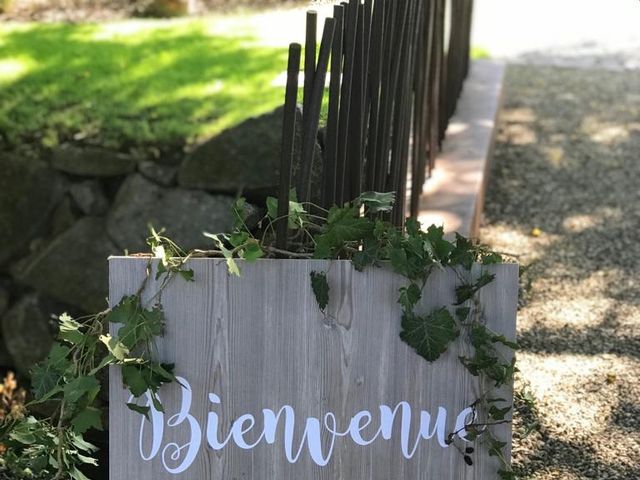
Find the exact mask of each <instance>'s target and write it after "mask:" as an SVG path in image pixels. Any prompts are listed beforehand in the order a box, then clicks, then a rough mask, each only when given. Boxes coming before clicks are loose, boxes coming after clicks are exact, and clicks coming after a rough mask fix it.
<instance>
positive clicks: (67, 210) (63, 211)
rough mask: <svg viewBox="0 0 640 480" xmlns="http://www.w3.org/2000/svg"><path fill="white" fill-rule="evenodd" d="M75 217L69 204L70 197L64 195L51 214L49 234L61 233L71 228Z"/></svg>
mask: <svg viewBox="0 0 640 480" xmlns="http://www.w3.org/2000/svg"><path fill="white" fill-rule="evenodd" d="M77 219H78V217H77V215H76V214H75V212H74V210H73V207H72V206H71V199H70V198H69V196H68V195H65V196H64V198H63V199H62V201H61V202H60V203H59V204H58V206H57V207H56V209H55V210H54V211H53V214H52V215H51V234H52V235H53V236H56V235H59V234H61V233H62V232H64V231H65V230H67V229H69V228H71V227H72V226H73V224H74V223H76V220H77Z"/></svg>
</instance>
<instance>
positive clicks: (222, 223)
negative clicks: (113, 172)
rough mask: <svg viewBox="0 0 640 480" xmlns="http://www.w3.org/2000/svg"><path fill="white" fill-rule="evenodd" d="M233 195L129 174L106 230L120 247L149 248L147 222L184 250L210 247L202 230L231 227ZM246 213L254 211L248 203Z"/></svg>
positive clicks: (221, 229)
mask: <svg viewBox="0 0 640 480" xmlns="http://www.w3.org/2000/svg"><path fill="white" fill-rule="evenodd" d="M232 205H233V198H232V197H228V196H224V195H209V194H207V193H205V192H202V191H194V190H185V189H182V188H162V187H159V186H158V185H156V184H154V183H152V182H150V181H149V180H147V179H145V178H144V177H143V176H142V175H138V174H135V175H131V176H130V177H129V178H127V180H126V181H125V183H124V184H123V185H122V187H121V189H120V191H119V192H118V195H117V196H116V200H115V202H114V205H113V207H112V208H111V211H110V212H109V215H108V217H107V218H108V220H107V231H108V233H109V236H110V237H111V238H112V239H113V241H114V242H115V243H116V244H117V245H118V246H119V247H120V248H121V249H126V250H128V251H129V252H132V253H136V252H142V251H148V246H147V245H146V241H145V239H146V238H147V237H148V236H149V229H148V225H152V226H153V227H154V228H155V229H156V230H159V229H162V228H165V229H166V232H167V235H168V236H169V237H170V238H171V239H172V240H174V241H175V242H176V243H177V244H178V245H180V246H181V247H182V248H183V249H185V250H190V249H193V248H202V247H207V246H211V242H210V241H209V240H207V239H206V238H205V237H204V236H203V235H202V233H203V232H213V233H218V232H228V231H229V230H230V229H231V228H232V226H233V217H232V214H231V207H232ZM248 210H249V212H248V213H250V214H251V213H254V212H256V211H257V209H255V207H252V206H250V205H249V206H248Z"/></svg>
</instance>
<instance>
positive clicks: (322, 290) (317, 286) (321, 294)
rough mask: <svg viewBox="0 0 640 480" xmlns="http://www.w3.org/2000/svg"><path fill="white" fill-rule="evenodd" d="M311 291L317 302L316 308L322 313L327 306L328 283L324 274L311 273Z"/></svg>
mask: <svg viewBox="0 0 640 480" xmlns="http://www.w3.org/2000/svg"><path fill="white" fill-rule="evenodd" d="M310 276H311V289H312V290H313V294H314V295H315V297H316V302H318V307H320V310H322V311H323V312H324V311H325V309H326V308H327V305H328V304H329V282H327V274H326V273H325V272H311V273H310Z"/></svg>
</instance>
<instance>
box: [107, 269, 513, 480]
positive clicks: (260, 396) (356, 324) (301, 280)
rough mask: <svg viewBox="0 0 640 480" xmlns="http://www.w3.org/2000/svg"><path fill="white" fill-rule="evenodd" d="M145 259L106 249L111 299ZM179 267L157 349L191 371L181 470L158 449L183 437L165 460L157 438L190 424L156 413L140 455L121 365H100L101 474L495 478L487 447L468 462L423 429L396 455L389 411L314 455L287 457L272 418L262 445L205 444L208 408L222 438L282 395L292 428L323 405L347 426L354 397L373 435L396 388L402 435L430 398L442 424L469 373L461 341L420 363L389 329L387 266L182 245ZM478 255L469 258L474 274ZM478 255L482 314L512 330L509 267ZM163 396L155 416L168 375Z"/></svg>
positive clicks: (135, 277) (178, 434)
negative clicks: (406, 452)
mask: <svg viewBox="0 0 640 480" xmlns="http://www.w3.org/2000/svg"><path fill="white" fill-rule="evenodd" d="M148 262H149V260H148V259H142V258H123V257H115V258H111V259H110V262H109V264H110V302H111V304H112V305H113V304H115V303H117V301H118V300H119V299H120V298H121V297H122V296H123V295H126V294H131V293H133V292H135V291H136V290H137V289H138V287H139V285H140V283H141V281H142V280H143V278H144V276H145V269H146V267H147V264H148ZM189 267H190V268H192V269H193V270H194V272H195V282H191V283H187V282H184V281H183V280H182V279H176V280H175V281H174V282H172V283H171V284H170V285H169V287H168V288H167V289H166V290H165V291H164V293H163V295H162V303H163V306H164V311H165V314H166V318H167V328H166V335H165V337H164V338H162V339H161V341H160V342H159V343H158V351H159V355H160V357H161V358H162V359H163V360H165V361H168V362H175V363H176V373H177V374H178V375H179V376H181V377H184V378H185V379H187V380H188V382H189V383H190V385H191V388H192V392H193V398H192V401H193V403H192V406H191V408H190V411H189V412H190V414H191V415H192V416H193V418H194V419H195V420H197V422H198V423H199V424H200V426H201V427H202V435H201V436H200V440H201V441H202V445H200V449H199V451H198V452H197V455H196V457H195V461H194V463H193V464H192V465H191V466H190V468H189V469H188V470H187V471H186V472H184V473H180V474H175V475H173V474H170V473H168V472H167V471H166V470H165V468H164V467H163V465H162V458H163V452H164V454H165V455H164V458H165V460H166V461H167V464H168V465H169V466H173V467H175V466H176V465H177V464H179V463H180V461H182V459H183V458H184V455H185V454H186V450H182V451H178V452H177V453H176V455H177V456H176V458H175V459H174V460H171V458H170V456H171V454H172V453H174V452H176V450H175V449H174V448H172V447H171V445H169V442H172V441H173V442H175V443H176V444H178V445H184V444H186V443H187V441H188V438H189V437H188V435H189V432H190V428H189V427H188V426H187V423H186V422H185V423H183V424H180V425H179V426H177V427H169V426H166V427H165V431H164V436H163V439H162V440H163V441H162V448H161V449H160V450H159V453H158V455H157V456H156V457H155V458H154V459H152V460H150V461H143V460H141V459H140V453H139V449H138V439H139V434H140V425H141V418H142V417H141V416H139V415H138V414H134V413H132V412H130V411H129V410H128V409H127V408H126V406H125V402H126V401H127V400H128V394H127V393H126V392H125V391H124V390H123V389H122V384H121V377H120V372H119V369H118V368H112V370H111V371H110V440H111V441H110V445H111V450H110V478H111V480H125V479H126V480H129V479H132V478H135V479H136V480H169V479H172V480H175V479H198V480H213V479H223V480H231V479H242V478H246V479H252V480H273V479H278V480H300V479H305V480H306V479H321V480H325V479H326V480H329V479H344V480H356V479H357V480H367V479H369V480H389V479H402V478H407V479H409V478H411V479H424V480H427V479H443V480H444V479H446V480H458V479H460V480H462V479H471V478H473V479H475V480H494V479H495V478H496V471H497V469H498V465H497V461H496V459H495V457H489V456H488V455H486V454H484V455H481V454H474V460H475V462H474V465H473V466H472V467H468V466H467V465H466V464H465V463H464V461H463V460H462V457H461V455H460V453H459V452H458V451H457V450H456V449H455V448H453V447H448V448H442V447H441V446H440V445H438V443H437V441H436V440H435V439H430V440H424V441H422V442H421V443H420V444H419V446H418V449H417V451H416V453H415V455H414V456H413V457H412V458H411V459H409V460H408V459H405V458H404V457H403V455H402V453H401V445H400V434H399V428H400V426H399V420H398V419H396V422H395V423H394V425H393V435H392V437H391V439H389V440H384V439H382V438H378V439H377V440H376V441H375V442H374V443H372V444H371V445H368V446H358V445H355V444H354V442H353V441H352V440H351V438H348V437H347V438H338V439H337V440H336V443H335V449H334V451H333V456H332V457H331V459H330V462H329V463H328V465H326V466H324V467H320V466H318V465H316V464H314V463H313V461H312V459H311V458H310V456H309V454H308V451H307V450H306V449H305V450H304V451H303V452H302V454H301V455H300V458H299V459H298V461H297V462H296V463H293V464H292V463H289V462H288V461H287V460H286V458H285V455H284V451H283V432H282V428H281V427H282V425H281V426H280V428H279V429H278V430H277V431H276V436H275V443H274V444H272V445H271V444H268V443H266V442H264V441H263V442H261V443H260V444H259V445H258V446H256V447H255V448H253V449H251V450H244V449H240V448H239V447H237V446H236V445H235V444H234V443H231V444H229V445H227V446H226V447H225V448H224V449H222V450H217V451H216V450H213V449H211V448H208V446H207V445H206V438H205V432H206V420H207V415H208V414H209V413H210V412H215V413H216V414H218V415H219V425H220V431H221V433H220V434H219V436H220V438H223V435H226V433H225V432H228V431H229V428H230V426H231V425H232V423H233V420H234V419H238V418H239V417H240V415H243V414H246V413H251V414H253V415H255V416H256V418H257V420H256V429H261V428H262V416H261V412H262V409H264V408H268V409H272V410H274V411H277V410H278V409H280V408H281V407H282V406H283V405H291V406H292V407H293V408H294V409H295V414H296V425H295V429H294V439H296V442H299V441H300V439H301V436H302V432H303V427H304V425H303V422H304V419H306V418H307V417H316V418H320V419H322V418H323V416H324V415H325V414H326V413H327V412H333V413H334V414H335V417H336V420H337V429H338V430H341V431H345V430H346V429H347V426H348V422H349V419H350V418H351V417H352V416H353V415H354V414H356V413H357V412H360V411H362V410H365V409H366V410H368V411H370V412H372V417H373V418H372V426H370V427H367V428H365V429H364V430H363V432H362V435H363V437H365V438H367V437H369V436H373V434H374V433H375V428H377V427H374V426H375V425H376V419H377V420H378V421H379V418H378V417H379V412H380V405H388V406H390V407H391V408H394V407H395V406H396V405H398V403H399V402H402V401H406V402H408V403H409V404H410V405H411V407H412V420H413V422H414V423H413V425H412V427H413V428H412V430H411V437H412V438H416V437H415V436H416V435H417V434H418V433H417V425H418V424H417V422H418V421H419V417H420V409H423V410H425V411H429V412H431V413H432V414H433V416H434V417H435V415H436V413H437V411H438V407H439V406H444V407H446V408H447V412H448V414H449V416H448V417H447V428H448V429H449V430H452V429H453V425H452V422H453V421H454V418H455V415H457V414H458V413H459V412H460V411H462V410H463V409H464V408H465V407H466V406H468V405H469V403H470V402H472V401H473V400H474V399H475V398H476V395H477V391H478V385H477V382H476V379H475V377H472V376H470V375H469V374H467V373H466V371H465V370H464V368H463V367H462V366H461V364H460V363H459V361H458V355H459V354H460V353H462V350H461V348H462V349H466V348H468V347H464V346H463V347H459V346H458V344H454V345H452V347H451V348H450V349H449V351H448V352H447V353H446V354H445V355H443V357H441V358H440V359H439V360H438V361H437V362H436V363H434V364H429V363H427V362H426V361H424V360H423V359H422V358H420V357H419V356H418V355H417V354H416V353H415V352H413V351H412V349H411V348H409V347H408V346H407V345H406V344H404V343H403V342H402V341H401V340H400V339H399V337H398V334H399V332H400V311H399V307H398V305H397V303H396V300H397V290H398V288H399V287H400V286H402V285H404V283H405V281H404V280H403V279H402V278H401V277H399V276H397V275H395V274H393V273H392V272H390V271H388V270H386V269H368V270H365V271H364V272H362V273H360V272H357V271H355V270H354V269H353V267H352V265H351V264H350V263H349V262H346V261H334V262H329V261H321V260H309V261H306V260H262V261H259V262H257V263H254V264H247V265H245V264H241V270H242V276H241V277H239V278H238V277H231V276H229V275H228V273H227V270H226V266H225V263H224V260H219V259H193V260H191V261H190V262H189ZM480 268H481V267H480V266H475V267H474V271H473V272H472V273H471V275H474V278H475V276H478V275H479V269H480ZM484 268H486V269H487V270H488V271H489V272H491V273H494V274H495V275H496V280H495V281H494V282H493V283H492V284H490V285H488V286H487V287H485V288H484V289H482V291H481V294H480V296H479V297H480V302H481V305H482V306H483V308H484V309H485V311H486V313H487V318H488V319H489V327H491V328H492V329H494V330H495V331H497V332H501V333H504V334H505V335H506V336H507V337H508V338H514V336H515V315H516V305H517V288H518V281H517V275H518V267H517V265H497V266H490V267H484ZM314 270H315V271H328V280H329V285H330V288H331V296H330V303H329V307H328V312H329V314H330V315H329V316H327V317H325V316H323V315H322V314H321V313H320V312H319V311H318V309H317V307H316V305H315V299H314V297H313V295H312V292H311V288H310V284H309V283H310V282H309V274H310V272H311V271H314ZM462 274H463V275H469V274H468V273H464V272H463V273H462ZM152 278H153V276H152ZM457 279H458V277H457V275H456V272H454V271H452V270H446V271H443V272H437V273H436V274H434V275H433V276H432V277H431V278H430V280H429V282H428V283H427V285H426V287H425V292H426V294H425V295H424V300H423V302H422V304H421V305H420V309H421V310H424V311H427V310H428V309H429V308H434V307H437V306H440V305H442V304H447V305H450V304H451V303H452V302H453V301H454V295H453V291H454V287H455V285H456V282H458V280H457ZM155 288H157V284H156V282H155V281H150V282H149V284H148V286H147V289H146V290H145V293H144V295H145V298H149V296H150V295H151V294H152V292H154V291H155ZM505 390H506V391H505V392H502V393H501V395H507V396H509V395H511V392H510V389H505ZM210 392H212V393H215V394H216V395H218V397H219V399H220V402H221V403H220V404H219V405H213V404H212V403H210V402H209V401H208V394H209V393H210ZM161 396H162V400H163V403H164V405H165V408H166V412H167V417H169V416H171V415H173V414H174V413H176V412H177V411H178V409H179V403H180V389H179V387H178V386H177V385H172V386H168V387H165V388H164V389H163V390H162V392H161ZM452 417H454V418H452ZM175 420H176V421H177V420H178V419H175ZM147 427H148V424H147ZM148 433H149V430H148V429H147V430H146V433H145V434H144V435H143V436H142V438H143V442H142V444H143V451H149V448H150V443H149V438H148V435H147V434H148ZM324 434H325V435H323V437H322V442H323V446H324V448H325V451H326V449H327V448H328V446H329V445H328V443H327V442H328V441H329V436H328V435H326V431H325V432H324ZM499 436H500V437H501V438H504V439H507V438H510V426H509V425H502V426H500V432H499ZM244 438H245V440H246V441H247V442H252V441H255V440H257V434H256V432H249V433H247V434H246V435H245V436H244ZM478 450H480V448H479V449H478ZM176 460H177V461H176Z"/></svg>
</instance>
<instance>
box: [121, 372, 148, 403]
mask: <svg viewBox="0 0 640 480" xmlns="http://www.w3.org/2000/svg"><path fill="white" fill-rule="evenodd" d="M143 372H144V370H143V368H142V366H140V365H123V366H122V382H123V383H124V385H125V386H126V387H127V388H128V389H129V391H130V392H131V394H132V395H133V396H134V397H139V396H141V395H143V394H144V393H145V392H146V391H147V390H149V382H148V379H147V378H145V375H144V373H143Z"/></svg>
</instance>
